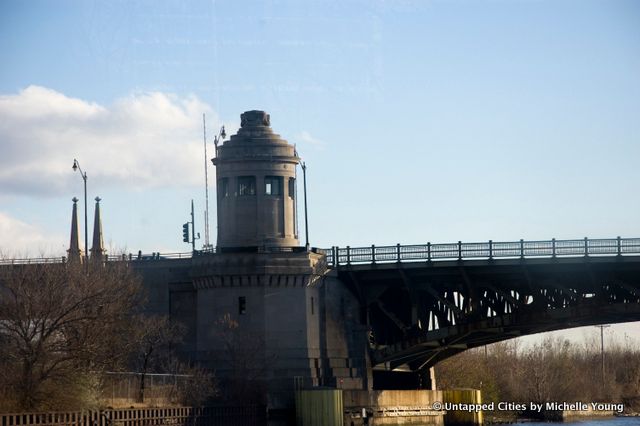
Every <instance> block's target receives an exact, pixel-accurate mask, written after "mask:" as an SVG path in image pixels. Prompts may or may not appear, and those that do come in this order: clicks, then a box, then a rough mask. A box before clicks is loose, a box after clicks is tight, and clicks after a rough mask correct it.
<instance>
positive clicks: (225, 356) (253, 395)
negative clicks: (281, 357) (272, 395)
mask: <svg viewBox="0 0 640 426" xmlns="http://www.w3.org/2000/svg"><path fill="white" fill-rule="evenodd" d="M216 334H217V337H218V338H219V339H220V343H221V348H220V349H221V350H220V351H218V354H219V355H218V357H217V359H216V362H217V364H218V366H220V367H221V370H226V372H225V373H226V374H224V375H225V376H226V378H227V380H226V386H225V396H226V397H227V398H228V399H230V400H233V401H234V402H235V403H242V402H244V403H260V402H263V397H264V394H265V392H264V386H265V380H266V374H267V364H268V363H269V362H270V361H273V359H271V358H268V356H267V355H265V350H264V340H263V338H262V337H261V336H260V335H258V334H257V333H252V332H247V331H245V330H243V329H242V328H241V326H240V324H239V323H238V322H237V321H236V320H234V319H233V318H232V317H231V315H230V314H225V315H223V316H222V317H221V318H219V319H218V320H217V321H216ZM221 376H222V374H221Z"/></svg>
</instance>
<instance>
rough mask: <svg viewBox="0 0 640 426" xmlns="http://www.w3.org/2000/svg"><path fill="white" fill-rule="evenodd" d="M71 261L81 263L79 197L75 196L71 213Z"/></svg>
mask: <svg viewBox="0 0 640 426" xmlns="http://www.w3.org/2000/svg"><path fill="white" fill-rule="evenodd" d="M67 253H69V262H74V263H81V262H82V250H80V230H79V228H78V199H77V198H76V197H73V211H72V213H71V241H70V242H69V250H67Z"/></svg>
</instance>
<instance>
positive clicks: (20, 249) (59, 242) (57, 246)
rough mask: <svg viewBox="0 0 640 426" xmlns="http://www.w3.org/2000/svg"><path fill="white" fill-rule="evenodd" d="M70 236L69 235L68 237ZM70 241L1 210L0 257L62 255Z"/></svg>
mask: <svg viewBox="0 0 640 426" xmlns="http://www.w3.org/2000/svg"><path fill="white" fill-rule="evenodd" d="M67 238H68V237H67ZM65 242H66V245H68V241H66V240H65V237H64V236H63V235H49V234H47V233H46V232H44V231H43V230H41V229H39V228H38V227H36V226H33V225H30V224H28V223H24V222H22V221H20V220H18V219H15V218H13V217H11V216H9V215H8V214H6V213H3V212H0V259H1V258H3V257H7V258H25V257H31V256H45V257H49V256H54V255H55V256H57V255H60V256H62V255H63V254H64V253H65V250H66V245H65Z"/></svg>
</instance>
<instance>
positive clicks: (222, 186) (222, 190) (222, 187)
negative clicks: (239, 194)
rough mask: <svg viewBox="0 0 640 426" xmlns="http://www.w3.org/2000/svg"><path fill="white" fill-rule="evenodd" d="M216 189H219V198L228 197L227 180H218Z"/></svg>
mask: <svg viewBox="0 0 640 426" xmlns="http://www.w3.org/2000/svg"><path fill="white" fill-rule="evenodd" d="M218 187H219V188H220V197H222V198H224V197H228V196H229V179H228V178H222V179H220V180H219V184H218Z"/></svg>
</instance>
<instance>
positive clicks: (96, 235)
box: [91, 197, 105, 263]
mask: <svg viewBox="0 0 640 426" xmlns="http://www.w3.org/2000/svg"><path fill="white" fill-rule="evenodd" d="M100 201H101V199H100V197H96V210H95V214H94V220H93V245H92V246H91V259H92V260H93V261H94V262H98V263H100V262H102V261H103V260H104V254H105V249H104V242H103V238H102V219H101V218H100Z"/></svg>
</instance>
